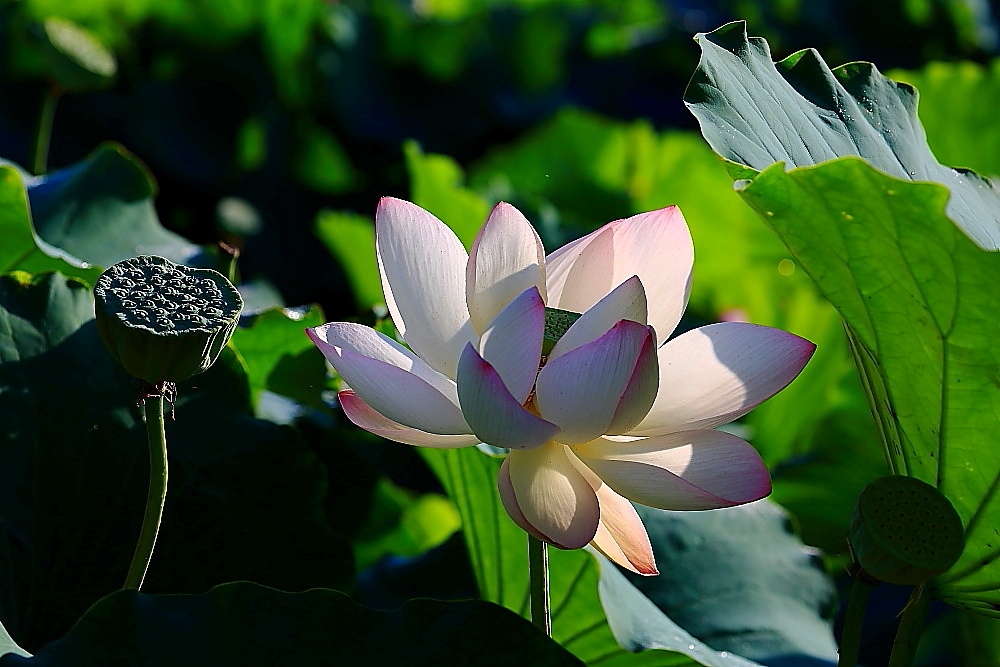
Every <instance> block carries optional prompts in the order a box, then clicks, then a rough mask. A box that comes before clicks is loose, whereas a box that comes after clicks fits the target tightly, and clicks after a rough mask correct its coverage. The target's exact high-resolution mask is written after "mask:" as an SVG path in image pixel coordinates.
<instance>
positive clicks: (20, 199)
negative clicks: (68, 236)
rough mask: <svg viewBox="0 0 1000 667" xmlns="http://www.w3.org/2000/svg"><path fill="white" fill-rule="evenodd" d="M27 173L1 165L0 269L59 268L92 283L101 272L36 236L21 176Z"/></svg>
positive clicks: (30, 269) (25, 175)
mask: <svg viewBox="0 0 1000 667" xmlns="http://www.w3.org/2000/svg"><path fill="white" fill-rule="evenodd" d="M26 177H28V178H30V177H29V176H28V174H27V173H25V172H22V171H21V170H19V169H18V168H17V167H15V166H14V165H11V164H0V238H3V243H0V271H2V272H7V271H15V270H18V271H28V272H40V271H62V272H63V273H65V274H67V275H71V276H75V277H77V278H82V279H84V280H87V281H88V282H91V283H93V282H94V281H95V280H97V277H98V276H99V275H101V271H100V269H95V268H93V267H91V266H90V264H88V263H87V262H84V261H83V260H81V259H79V258H78V257H74V256H73V255H72V254H70V253H69V252H66V251H64V250H60V249H59V248H56V247H54V246H51V245H49V244H48V243H46V242H45V241H43V240H42V239H40V238H39V237H38V234H37V233H35V227H34V225H33V224H32V222H31V210H30V209H29V208H28V194H27V191H26V190H25V187H24V179H25V178H26Z"/></svg>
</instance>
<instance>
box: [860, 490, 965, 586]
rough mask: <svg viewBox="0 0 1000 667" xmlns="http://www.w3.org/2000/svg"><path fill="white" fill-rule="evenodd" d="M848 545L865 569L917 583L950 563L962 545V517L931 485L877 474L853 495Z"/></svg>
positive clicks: (899, 581) (882, 578) (883, 578)
mask: <svg viewBox="0 0 1000 667" xmlns="http://www.w3.org/2000/svg"><path fill="white" fill-rule="evenodd" d="M850 540H851V548H852V549H853V550H854V556H855V557H856V558H857V560H858V562H859V563H861V567H863V568H864V569H865V571H866V572H868V574H870V575H872V576H873V577H875V578H876V579H878V580H880V581H885V582H888V583H890V584H901V585H908V586H916V585H919V584H922V583H924V582H926V581H928V580H929V579H931V578H932V577H935V576H937V575H939V574H941V573H942V572H944V571H945V570H947V569H948V568H949V567H951V566H952V565H954V564H955V562H956V561H957V560H958V558H959V556H961V555H962V550H963V549H964V547H965V538H964V529H963V527H962V519H961V518H960V517H959V516H958V512H956V511H955V508H954V507H952V504H951V502H949V500H948V499H947V498H945V497H944V495H942V494H941V492H940V491H938V490H937V489H936V488H934V487H933V486H931V485H930V484H927V483H925V482H921V481H920V480H918V479H914V478H913V477H904V476H901V475H893V476H890V477H880V478H879V479H876V480H875V481H874V482H872V483H871V484H869V485H868V486H867V487H865V490H864V491H862V492H861V496H859V497H858V503H857V505H856V506H855V508H854V516H853V518H852V519H851V533H850Z"/></svg>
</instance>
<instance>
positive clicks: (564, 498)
mask: <svg viewBox="0 0 1000 667" xmlns="http://www.w3.org/2000/svg"><path fill="white" fill-rule="evenodd" d="M567 453H568V452H567V449H566V447H564V446H563V445H560V444H558V443H549V444H547V445H545V446H544V447H538V448H536V449H531V450H528V451H512V452H511V453H510V454H508V455H507V460H506V464H507V471H508V474H509V475H510V482H511V487H512V488H513V491H514V497H515V499H516V501H517V506H518V507H519V508H520V510H521V512H522V516H523V517H524V520H525V522H526V523H527V524H528V525H529V526H531V527H533V529H534V530H536V531H537V532H538V533H540V534H541V535H542V536H543V537H544V539H545V541H547V542H550V543H552V544H554V545H556V546H557V547H561V548H563V549H579V548H580V547H582V546H584V545H586V544H587V543H588V542H590V541H591V540H592V539H594V535H595V534H596V533H597V525H598V521H599V518H600V508H599V506H598V503H597V494H596V493H594V489H593V488H592V487H591V486H590V483H589V482H587V480H586V479H585V478H584V477H583V475H581V474H580V472H579V471H578V470H577V469H576V467H575V465H574V464H573V463H572V462H571V461H570V459H569V458H568V457H567ZM515 520H516V519H515ZM529 532H530V531H529Z"/></svg>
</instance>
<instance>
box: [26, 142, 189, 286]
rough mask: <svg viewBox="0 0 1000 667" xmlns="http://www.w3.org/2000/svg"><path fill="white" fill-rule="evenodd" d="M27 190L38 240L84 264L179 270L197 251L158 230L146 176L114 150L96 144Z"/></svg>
mask: <svg viewBox="0 0 1000 667" xmlns="http://www.w3.org/2000/svg"><path fill="white" fill-rule="evenodd" d="M27 185H28V201H29V202H30V204H31V215H32V218H33V219H34V223H35V229H36V231H37V233H38V236H39V237H41V238H42V239H43V240H44V241H45V242H46V243H48V244H50V245H52V246H55V247H56V248H60V249H61V250H63V251H65V252H68V253H71V254H72V255H73V256H75V257H79V258H80V259H82V260H84V261H86V262H88V263H90V264H95V265H97V266H103V267H108V266H111V265H112V264H115V263H116V262H120V261H121V260H123V259H128V258H130V257H135V256H137V255H160V256H161V257H166V258H167V259H169V260H172V261H174V262H178V263H182V264H183V263H187V262H189V261H190V260H191V258H192V257H194V256H195V255H196V254H197V253H198V252H199V250H200V249H199V247H198V246H196V245H194V244H192V243H190V242H188V241H186V240H185V239H184V238H182V237H181V236H178V235H177V234H175V233H173V232H171V231H168V230H166V229H164V228H163V227H162V226H161V225H160V222H159V219H158V218H157V215H156V209H155V208H153V196H154V194H155V189H156V186H155V184H154V182H153V178H152V176H151V175H150V173H149V171H148V170H147V169H146V167H145V166H143V165H142V164H141V163H140V162H139V161H138V160H137V159H136V158H135V156H133V155H132V154H131V153H129V152H128V151H126V150H125V149H124V148H122V147H121V146H119V145H117V144H110V143H109V144H102V145H101V146H99V147H98V148H97V149H96V150H95V151H94V152H93V153H91V154H90V155H89V156H88V157H87V158H86V159H85V160H83V161H82V162H78V163H76V164H74V165H72V166H70V167H66V168H65V169H60V170H58V171H54V172H52V173H50V174H48V175H46V176H41V177H38V178H35V179H32V180H30V181H28V183H27Z"/></svg>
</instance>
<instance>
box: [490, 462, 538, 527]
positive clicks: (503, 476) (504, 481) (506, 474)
mask: <svg viewBox="0 0 1000 667" xmlns="http://www.w3.org/2000/svg"><path fill="white" fill-rule="evenodd" d="M497 490H498V491H499V492H500V502H502V503H503V508H504V509H505V510H507V514H508V515H509V516H510V518H511V521H513V522H514V523H516V524H517V526H518V528H520V529H521V530H523V531H524V532H526V533H528V534H529V535H531V536H533V537H537V538H538V539H540V540H542V541H543V542H548V539H547V538H546V537H545V536H544V535H542V534H541V533H539V532H538V531H537V530H535V527H534V526H532V525H531V524H530V523H528V520H527V519H526V518H524V512H522V511H521V506H520V505H518V504H517V497H516V496H515V495H514V484H513V482H511V481H510V456H507V457H506V458H505V459H504V460H503V463H501V464H500V471H499V473H497Z"/></svg>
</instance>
